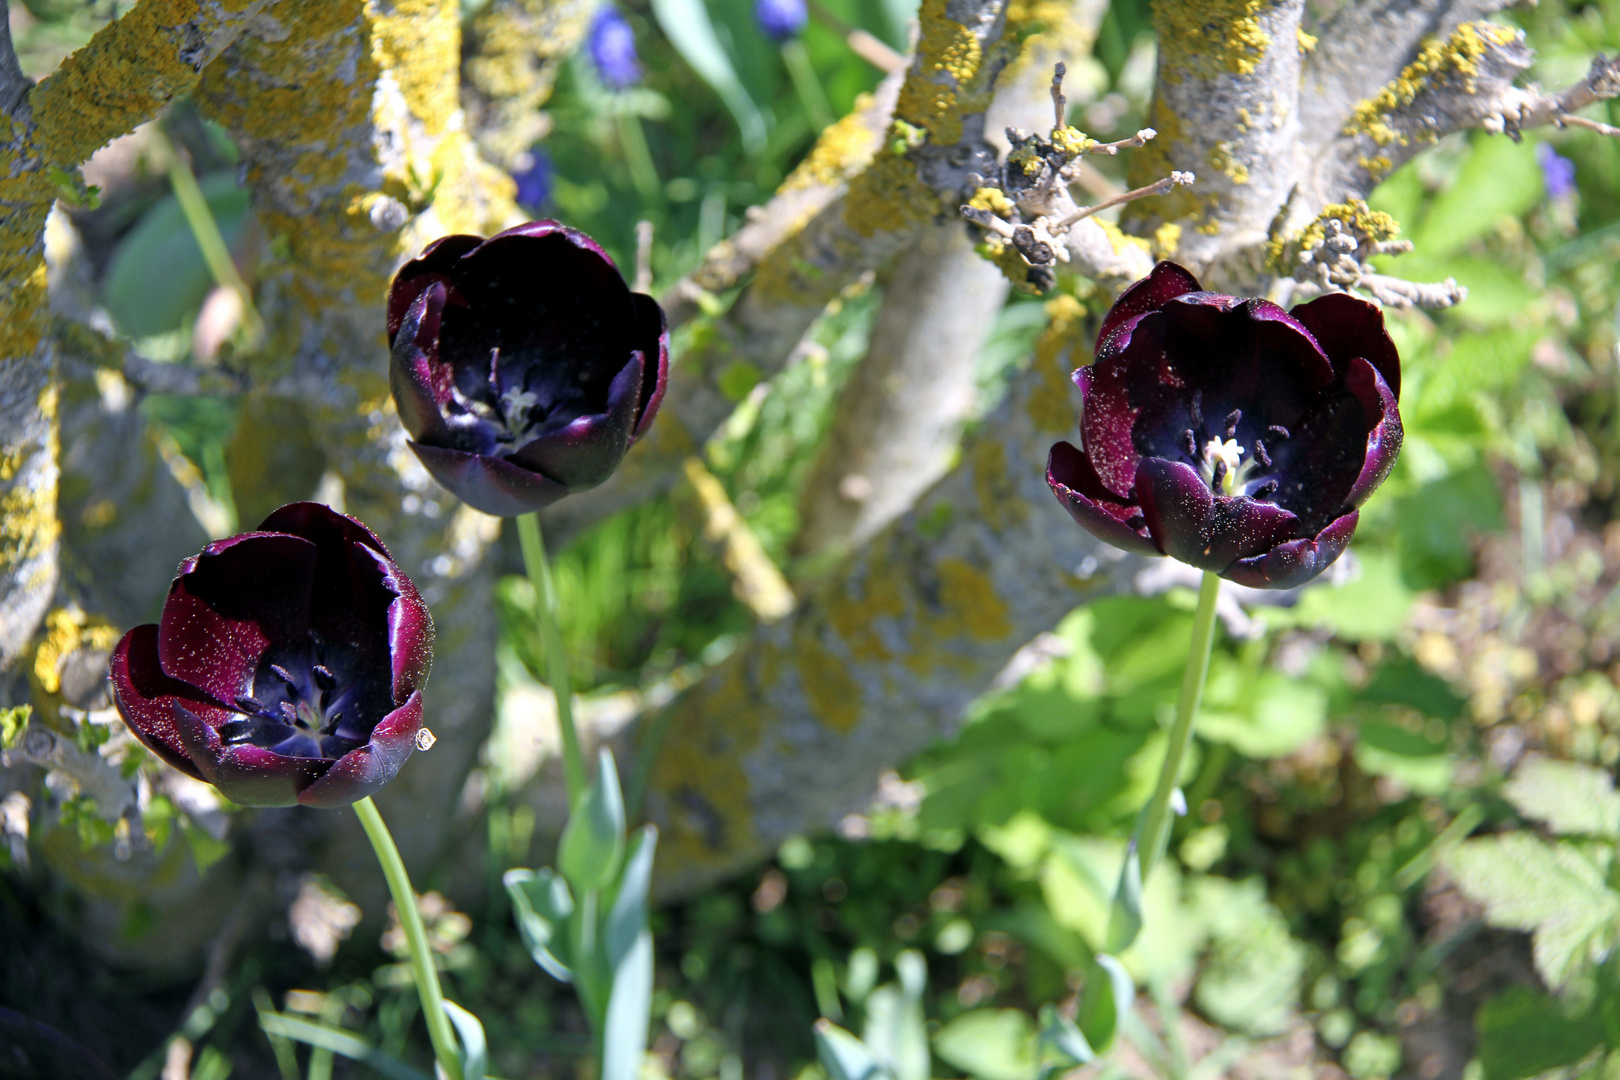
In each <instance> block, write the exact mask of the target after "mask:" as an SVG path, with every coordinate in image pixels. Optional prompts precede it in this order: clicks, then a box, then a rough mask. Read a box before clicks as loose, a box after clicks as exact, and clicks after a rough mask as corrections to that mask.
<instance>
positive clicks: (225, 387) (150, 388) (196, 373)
mask: <svg viewBox="0 0 1620 1080" xmlns="http://www.w3.org/2000/svg"><path fill="white" fill-rule="evenodd" d="M124 378H125V379H127V380H129V382H130V384H131V385H132V386H136V387H138V388H140V389H141V390H144V391H146V392H147V393H149V394H175V395H178V396H181V397H230V396H231V395H233V394H239V393H241V392H242V391H243V390H245V389H246V388H247V380H246V379H244V378H242V377H241V376H238V375H236V374H234V373H232V372H230V371H227V370H226V369H224V368H219V367H199V366H197V365H195V364H159V363H156V362H154V361H151V360H148V359H146V357H144V356H138V355H136V354H135V353H128V354H126V355H125V357H124Z"/></svg>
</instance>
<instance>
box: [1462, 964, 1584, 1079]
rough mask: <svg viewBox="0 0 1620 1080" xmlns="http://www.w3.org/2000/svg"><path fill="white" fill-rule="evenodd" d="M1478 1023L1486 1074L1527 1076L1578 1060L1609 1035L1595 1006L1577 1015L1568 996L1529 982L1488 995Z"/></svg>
mask: <svg viewBox="0 0 1620 1080" xmlns="http://www.w3.org/2000/svg"><path fill="white" fill-rule="evenodd" d="M1474 1027H1475V1029H1476V1030H1477V1031H1478V1032H1479V1044H1478V1047H1477V1053H1478V1056H1479V1063H1480V1065H1481V1066H1483V1068H1484V1071H1485V1080H1525V1078H1527V1077H1531V1076H1539V1075H1541V1074H1542V1073H1544V1072H1546V1071H1548V1070H1549V1069H1556V1068H1558V1067H1559V1066H1561V1065H1573V1064H1574V1063H1575V1062H1577V1061H1579V1060H1580V1059H1581V1058H1583V1057H1585V1056H1586V1055H1587V1054H1588V1053H1590V1052H1591V1051H1592V1049H1593V1047H1595V1046H1597V1045H1598V1044H1599V1043H1600V1042H1601V1041H1602V1039H1603V1027H1602V1025H1601V1024H1600V1023H1599V1022H1598V1021H1597V1018H1596V1017H1595V1016H1594V1015H1592V1014H1591V1013H1590V1012H1588V1013H1587V1014H1585V1015H1582V1016H1575V1017H1572V1016H1570V1015H1569V1011H1568V1009H1567V1008H1566V1007H1565V1006H1564V1004H1563V1003H1562V1002H1560V1001H1558V1000H1557V999H1556V998H1552V997H1549V996H1547V995H1546V994H1543V993H1541V992H1539V991H1536V990H1532V989H1530V988H1529V987H1527V986H1514V987H1510V988H1508V990H1506V991H1505V992H1503V993H1501V994H1498V995H1497V996H1496V997H1493V998H1491V999H1490V1000H1489V1001H1487V1002H1486V1003H1485V1004H1484V1005H1483V1006H1482V1007H1481V1008H1480V1010H1479V1013H1478V1014H1477V1015H1476V1016H1475V1017H1474Z"/></svg>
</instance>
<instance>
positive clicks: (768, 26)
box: [754, 0, 810, 41]
mask: <svg viewBox="0 0 1620 1080" xmlns="http://www.w3.org/2000/svg"><path fill="white" fill-rule="evenodd" d="M809 18H810V13H809V11H808V10H807V9H806V8H805V3H804V0H754V19H755V20H756V21H757V22H758V23H759V28H760V29H761V30H762V31H764V33H765V36H766V37H768V38H771V39H773V40H775V41H786V40H787V39H788V38H790V37H793V36H795V35H797V34H798V33H799V31H801V30H803V29H804V24H805V22H806V21H808V20H809Z"/></svg>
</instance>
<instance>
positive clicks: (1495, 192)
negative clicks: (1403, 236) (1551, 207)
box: [1408, 134, 1543, 258]
mask: <svg viewBox="0 0 1620 1080" xmlns="http://www.w3.org/2000/svg"><path fill="white" fill-rule="evenodd" d="M1542 191H1543V187H1542V178H1541V166H1540V165H1539V164H1537V162H1536V148H1535V143H1534V142H1532V141H1529V140H1526V141H1524V142H1518V143H1516V142H1514V141H1513V140H1511V139H1504V138H1501V137H1499V136H1491V135H1484V134H1481V135H1479V136H1477V137H1476V138H1475V139H1474V141H1473V145H1472V148H1471V150H1470V152H1469V155H1468V157H1467V158H1466V159H1465V160H1464V161H1463V163H1462V168H1461V169H1459V170H1458V172H1457V177H1456V179H1455V181H1453V183H1452V185H1451V186H1450V187H1448V188H1447V189H1446V190H1445V191H1443V192H1441V193H1440V194H1439V195H1437V196H1435V199H1434V201H1433V202H1431V203H1430V204H1429V209H1428V212H1427V213H1426V214H1424V215H1423V218H1422V220H1420V221H1419V222H1417V224H1416V226H1415V227H1413V228H1411V229H1410V231H1409V233H1408V235H1409V236H1410V237H1411V240H1412V242H1413V244H1415V245H1416V247H1417V250H1418V251H1419V252H1422V253H1423V254H1424V255H1425V256H1427V257H1430V258H1432V257H1435V256H1439V255H1445V254H1448V253H1450V252H1453V251H1456V250H1458V249H1459V248H1461V247H1463V246H1464V245H1465V244H1467V243H1468V242H1469V241H1470V240H1474V239H1476V238H1477V237H1480V236H1484V235H1485V234H1486V233H1488V232H1490V231H1491V230H1492V229H1493V228H1495V227H1496V222H1497V220H1498V219H1499V218H1504V217H1519V216H1521V215H1522V214H1523V213H1524V212H1525V211H1527V210H1529V209H1530V208H1531V207H1532V206H1534V205H1535V204H1536V203H1537V202H1538V201H1540V199H1541V196H1542Z"/></svg>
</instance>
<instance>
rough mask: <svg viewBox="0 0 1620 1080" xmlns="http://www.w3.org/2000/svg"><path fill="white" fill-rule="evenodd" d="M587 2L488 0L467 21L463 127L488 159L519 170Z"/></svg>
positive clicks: (545, 122)
mask: <svg viewBox="0 0 1620 1080" xmlns="http://www.w3.org/2000/svg"><path fill="white" fill-rule="evenodd" d="M595 6H596V5H595V4H594V3H591V2H590V0H493V2H492V3H490V4H489V5H488V6H487V7H485V8H484V10H482V11H480V12H479V13H478V16H477V18H475V19H474V20H473V24H472V32H471V34H470V35H469V40H468V42H467V43H466V45H467V47H466V48H465V49H464V54H463V59H462V63H461V72H462V80H461V102H462V106H463V107H464V108H465V109H466V111H467V126H468V127H469V128H470V129H471V130H472V132H473V135H474V138H475V139H476V140H477V142H478V148H479V150H481V151H482V152H483V154H484V156H485V157H486V158H488V159H489V160H490V161H493V162H495V163H496V164H498V165H500V166H501V167H503V168H505V169H508V170H510V171H514V172H516V171H519V167H520V163H521V160H522V158H523V156H524V155H526V154H527V153H528V152H529V149H530V147H532V146H533V145H534V144H535V142H537V141H538V140H540V139H542V138H544V137H545V135H546V132H547V131H548V130H549V129H550V127H551V124H550V121H549V119H548V118H547V117H546V115H545V114H544V113H543V112H541V111H540V107H541V106H542V105H544V104H545V103H546V101H547V100H548V99H549V98H550V97H551V88H552V85H553V84H554V83H555V82H556V81H557V73H558V72H559V71H561V70H562V65H563V62H564V61H565V60H567V59H568V57H569V55H571V54H572V53H573V51H574V50H575V48H576V47H578V45H579V42H580V39H581V38H583V37H584V35H585V28H586V26H587V25H589V23H590V18H591V12H592V11H593V10H595Z"/></svg>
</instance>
